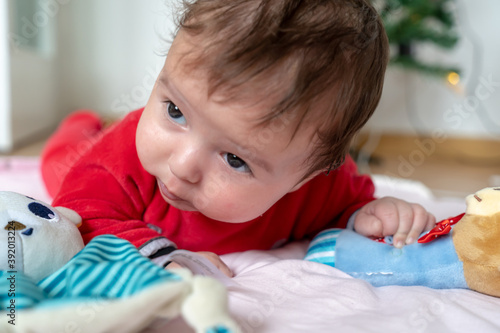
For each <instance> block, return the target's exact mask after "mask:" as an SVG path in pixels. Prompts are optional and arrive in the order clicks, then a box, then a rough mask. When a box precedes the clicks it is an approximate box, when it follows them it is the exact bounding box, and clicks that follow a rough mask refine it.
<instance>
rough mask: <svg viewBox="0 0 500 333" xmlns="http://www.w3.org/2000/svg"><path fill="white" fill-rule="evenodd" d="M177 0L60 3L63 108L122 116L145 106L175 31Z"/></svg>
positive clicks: (84, 0)
mask: <svg viewBox="0 0 500 333" xmlns="http://www.w3.org/2000/svg"><path fill="white" fill-rule="evenodd" d="M169 3H172V1H166V0H148V1H143V0H106V1H102V0H73V1H71V2H69V3H68V4H67V5H65V6H64V8H61V9H62V10H61V14H60V19H59V25H60V35H59V45H60V54H59V56H60V63H59V71H60V80H61V82H63V84H62V86H61V94H60V96H61V97H62V108H63V109H64V110H65V111H66V112H68V111H71V110H74V109H77V108H90V109H94V110H98V111H100V112H103V113H112V114H113V115H122V114H123V113H124V112H126V111H130V110H133V109H136V108H139V107H141V106H143V105H144V104H145V103H146V101H147V98H148V97H149V93H150V91H151V88H152V87H153V84H154V81H155V79H156V77H157V74H158V73H159V71H160V69H161V66H162V65H163V62H164V54H165V52H166V50H167V46H168V44H169V43H167V42H165V41H164V40H163V38H169V37H170V32H171V31H173V29H174V28H173V24H172V20H171V18H170V16H171V8H170V6H169V5H168V4H169Z"/></svg>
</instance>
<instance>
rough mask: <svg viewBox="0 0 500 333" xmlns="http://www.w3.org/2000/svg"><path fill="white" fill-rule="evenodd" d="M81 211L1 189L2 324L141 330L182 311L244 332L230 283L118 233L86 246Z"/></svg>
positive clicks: (212, 328)
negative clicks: (233, 313) (230, 301)
mask: <svg viewBox="0 0 500 333" xmlns="http://www.w3.org/2000/svg"><path fill="white" fill-rule="evenodd" d="M80 223H81V218H80V216H79V215H78V214H77V213H76V212H74V211H72V210H70V209H67V208H64V207H56V208H54V207H51V206H49V205H47V204H45V203H43V202H40V201H37V200H35V199H33V198H30V197H27V196H24V195H21V194H18V193H14V192H0V226H2V228H1V231H0V234H1V235H0V237H1V238H0V248H1V249H2V250H1V251H0V255H1V257H0V310H1V312H4V313H2V314H1V315H2V317H3V318H6V320H1V321H0V331H1V332H66V331H72V332H73V331H75V332H76V331H80V332H139V331H140V330H143V329H146V328H147V327H151V325H155V323H156V324H158V323H161V324H163V325H164V324H165V322H166V321H168V320H170V319H172V318H175V317H178V316H179V315H182V317H183V318H184V320H185V321H186V322H187V323H188V324H190V325H191V327H193V328H194V329H195V330H196V332H239V331H240V330H239V328H238V326H237V325H236V323H235V322H234V321H233V320H232V319H231V318H230V317H229V314H228V309H227V294H226V290H225V287H224V286H223V285H222V284H221V283H220V282H219V281H217V280H215V279H213V278H211V277H207V276H197V275H193V274H192V273H190V271H188V270H186V269H176V270H165V269H163V268H161V267H158V266H156V265H154V264H153V263H151V262H150V261H149V260H148V259H147V258H144V257H143V256H141V255H140V253H139V252H138V250H137V249H136V248H135V247H134V246H133V245H132V244H131V243H129V242H128V241H125V240H123V239H120V238H117V237H115V236H112V235H103V236H98V237H96V238H94V239H93V240H92V241H91V242H89V244H87V246H84V244H83V241H82V238H81V236H80V233H79V232H78V228H77V226H78V225H79V224H80Z"/></svg>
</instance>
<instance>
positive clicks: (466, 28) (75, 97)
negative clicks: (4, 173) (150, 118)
mask: <svg viewBox="0 0 500 333" xmlns="http://www.w3.org/2000/svg"><path fill="white" fill-rule="evenodd" d="M374 4H375V6H376V7H377V9H378V10H379V11H380V13H381V14H382V16H383V18H384V22H385V24H386V28H387V31H388V34H389V37H390V41H391V51H392V62H391V65H390V67H389V70H388V72H387V75H386V85H385V88H384V93H383V97H382V100H381V103H380V105H379V107H378V110H377V111H376V113H375V115H374V117H373V118H372V119H371V120H370V122H369V123H368V124H367V126H366V127H365V128H364V130H363V131H362V133H361V134H360V135H359V137H358V139H357V140H356V142H355V143H354V144H353V149H352V154H353V156H355V158H356V159H357V161H358V165H359V167H360V169H361V171H362V172H365V173H372V174H381V175H385V176H390V177H397V178H399V179H402V180H405V179H416V180H419V181H422V182H423V183H424V184H425V185H427V186H428V187H429V188H431V190H432V191H433V192H434V193H435V194H437V195H457V196H461V195H464V194H467V193H470V192H473V191H476V190H478V189H480V188H482V187H486V186H500V179H499V178H500V176H499V175H500V62H499V61H498V55H499V54H500V43H499V42H498V36H499V35H500V21H499V20H498V13H500V1H498V0H477V1H471V0H380V1H378V0H377V1H376V0H374ZM174 5H175V4H174V1H173V0H168V1H167V0H148V1H142V0H4V1H1V3H0V36H1V38H0V153H1V154H3V155H10V156H12V155H16V156H18V155H33V156H36V155H37V154H38V153H39V151H40V148H41V147H42V146H43V143H44V141H45V140H46V138H47V137H48V135H49V134H50V133H51V132H52V131H53V130H54V129H55V128H56V126H57V124H58V123H59V122H60V120H61V119H62V118H63V117H64V116H65V115H66V114H68V113H69V112H71V111H73V110H75V109H82V108H85V109H93V110H96V111H98V112H99V113H101V114H102V115H103V116H105V117H108V118H109V119H118V118H121V117H123V115H125V114H126V113H127V112H128V111H131V110H134V109H137V108H140V107H141V106H143V105H144V104H145V103H146V101H147V98H148V96H149V93H150V91H151V89H152V87H153V84H154V81H155V79H156V76H157V74H158V73H159V71H160V69H161V66H162V64H163V61H164V57H165V54H166V51H167V50H168V45H169V41H170V40H171V38H172V34H173V32H174V30H175V26H174V24H173V16H174V15H175V14H174V13H175V9H174Z"/></svg>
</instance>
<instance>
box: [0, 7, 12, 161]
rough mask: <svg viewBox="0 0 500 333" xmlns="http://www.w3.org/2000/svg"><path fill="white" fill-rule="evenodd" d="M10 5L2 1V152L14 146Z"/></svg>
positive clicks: (0, 137)
mask: <svg viewBox="0 0 500 333" xmlns="http://www.w3.org/2000/svg"><path fill="white" fill-rule="evenodd" d="M7 18H8V6H7V2H6V1H2V2H1V3H0V36H2V38H0V152H1V151H8V150H9V149H10V148H11V146H12V137H11V126H10V124H11V118H10V70H9V41H8V38H7V36H8V22H9V21H8V19H7Z"/></svg>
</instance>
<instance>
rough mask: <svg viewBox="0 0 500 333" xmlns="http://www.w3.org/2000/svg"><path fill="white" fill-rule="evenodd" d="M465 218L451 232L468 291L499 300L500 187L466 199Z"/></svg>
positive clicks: (480, 192) (477, 193)
mask: <svg viewBox="0 0 500 333" xmlns="http://www.w3.org/2000/svg"><path fill="white" fill-rule="evenodd" d="M466 202H467V210H466V214H465V216H464V217H463V218H462V220H461V221H460V223H458V224H457V225H456V226H455V227H454V228H453V243H454V244H455V250H456V251H457V254H458V258H459V259H460V260H461V261H462V262H463V267H464V276H465V280H466V281H467V285H468V286H469V288H471V289H474V290H477V291H480V292H482V293H485V294H489V295H494V296H497V297H500V187H490V188H485V189H483V190H481V191H478V192H476V193H475V194H472V195H469V196H468V197H467V199H466Z"/></svg>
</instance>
